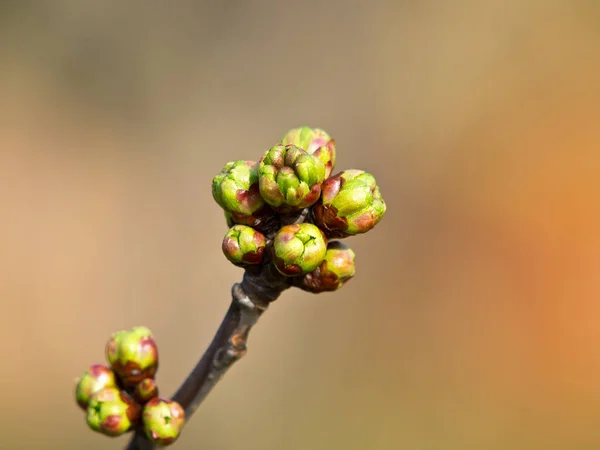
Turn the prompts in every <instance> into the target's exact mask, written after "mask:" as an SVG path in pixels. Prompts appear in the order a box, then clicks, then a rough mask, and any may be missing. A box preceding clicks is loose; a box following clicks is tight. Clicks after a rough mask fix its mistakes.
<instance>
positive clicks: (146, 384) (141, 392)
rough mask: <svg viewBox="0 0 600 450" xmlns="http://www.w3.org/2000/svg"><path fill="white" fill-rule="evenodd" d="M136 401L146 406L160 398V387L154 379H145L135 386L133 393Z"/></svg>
mask: <svg viewBox="0 0 600 450" xmlns="http://www.w3.org/2000/svg"><path fill="white" fill-rule="evenodd" d="M133 396H134V398H135V400H136V401H137V402H138V403H141V404H144V403H147V402H148V401H150V400H152V399H153V398H155V397H158V386H157V385H156V381H154V380H153V379H152V378H144V379H143V380H142V381H140V382H139V383H138V384H137V385H136V386H135V391H134V393H133Z"/></svg>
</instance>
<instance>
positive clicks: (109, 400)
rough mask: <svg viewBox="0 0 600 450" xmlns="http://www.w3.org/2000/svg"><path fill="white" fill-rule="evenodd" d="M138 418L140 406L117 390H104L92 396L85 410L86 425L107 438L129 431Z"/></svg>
mask: <svg viewBox="0 0 600 450" xmlns="http://www.w3.org/2000/svg"><path fill="white" fill-rule="evenodd" d="M139 417H140V406H139V405H138V404H137V403H135V402H134V401H133V399H132V398H131V397H130V396H129V395H127V394H126V393H125V392H123V391H120V390H119V389H117V388H104V389H102V390H101V391H98V392H97V393H96V394H94V395H93V396H92V398H91V400H90V404H89V406H88V408H87V424H88V425H89V427H90V428H91V429H92V430H94V431H97V432H99V433H102V434H105V435H107V436H120V435H122V434H124V433H126V432H127V431H129V430H130V429H131V428H132V427H133V426H134V425H135V424H136V423H138V421H139Z"/></svg>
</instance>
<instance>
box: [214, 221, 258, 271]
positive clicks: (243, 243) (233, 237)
mask: <svg viewBox="0 0 600 450" xmlns="http://www.w3.org/2000/svg"><path fill="white" fill-rule="evenodd" d="M266 243H267V240H266V238H265V236H264V235H263V234H262V233H261V232H260V231H257V230H255V229H254V228H251V227H248V226H246V225H235V226H233V227H231V228H230V229H229V231H228V232H227V234H226V235H225V238H223V244H222V246H221V248H222V250H223V254H224V255H225V257H226V258H227V259H228V260H229V261H231V262H232V263H233V264H235V265H236V266H242V267H243V266H247V265H253V264H260V263H261V262H262V259H263V255H264V252H265V246H266Z"/></svg>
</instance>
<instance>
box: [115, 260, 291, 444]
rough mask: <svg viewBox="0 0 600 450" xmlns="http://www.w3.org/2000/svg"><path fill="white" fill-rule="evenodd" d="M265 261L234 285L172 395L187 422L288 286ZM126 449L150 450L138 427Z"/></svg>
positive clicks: (244, 349) (240, 355)
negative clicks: (216, 324)
mask: <svg viewBox="0 0 600 450" xmlns="http://www.w3.org/2000/svg"><path fill="white" fill-rule="evenodd" d="M267 259H269V258H267ZM265 262H266V264H264V265H261V266H260V267H257V268H248V269H246V272H245V274H244V279H243V280H242V282H241V283H236V284H234V285H233V287H232V289H231V294H232V295H231V296H232V301H231V305H230V306H229V310H228V311H227V313H226V314H225V317H224V319H223V321H222V322H221V325H220V326H219V329H218V330H217V333H216V334H215V337H214V338H213V340H212V342H211V343H210V345H209V346H208V349H207V350H206V352H205V353H204V355H202V357H201V358H200V360H199V361H198V364H196V367H194V369H193V370H192V371H191V373H190V374H189V376H188V377H187V379H186V380H185V381H184V382H183V384H182V385H181V387H180V388H179V389H178V390H177V392H176V393H175V395H174V396H173V400H175V401H177V402H178V403H179V404H180V405H181V406H183V408H184V409H185V414H186V420H189V419H190V417H191V416H192V414H194V412H195V411H196V409H197V408H198V406H200V404H201V403H202V401H203V400H204V399H205V398H206V396H207V395H208V393H209V392H210V391H211V390H212V388H213V387H214V386H215V385H216V384H217V382H218V381H219V380H220V379H221V378H222V377H223V375H224V374H225V372H227V369H229V368H230V367H231V366H232V365H233V363H235V362H236V361H238V360H239V359H240V358H242V356H244V355H245V353H246V344H247V341H248V334H249V333H250V330H251V329H252V327H253V326H254V325H255V324H256V322H257V321H258V318H259V317H260V316H261V315H262V313H263V312H264V311H266V309H267V307H268V306H269V303H271V302H273V301H275V300H276V299H277V298H278V297H279V295H280V294H281V292H283V291H284V290H285V289H287V288H289V287H290V280H289V279H288V278H286V277H284V276H283V275H281V274H279V272H277V270H276V269H275V268H274V266H273V265H272V264H270V261H265ZM126 449H127V450H153V449H154V445H153V444H152V442H150V441H149V440H148V439H147V438H146V436H145V435H144V432H143V429H142V428H141V427H138V428H137V429H136V431H135V434H134V436H133V437H132V439H131V441H130V442H129V445H128V446H127V447H126Z"/></svg>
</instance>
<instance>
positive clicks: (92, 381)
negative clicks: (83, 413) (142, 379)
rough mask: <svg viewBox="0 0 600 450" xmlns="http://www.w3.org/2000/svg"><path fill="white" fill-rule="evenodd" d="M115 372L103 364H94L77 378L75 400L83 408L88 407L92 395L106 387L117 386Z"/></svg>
mask: <svg viewBox="0 0 600 450" xmlns="http://www.w3.org/2000/svg"><path fill="white" fill-rule="evenodd" d="M116 386H117V379H116V377H115V373H114V372H113V371H112V370H110V369H109V368H108V367H106V366H103V365H102V364H92V365H91V366H90V367H88V369H87V370H86V371H85V372H84V373H83V375H82V376H81V378H79V379H78V380H77V386H76V387H75V400H76V401H77V404H78V405H79V406H80V407H81V408H82V409H84V410H85V409H87V407H88V404H89V403H90V399H91V398H92V396H93V395H94V394H95V393H96V392H98V391H101V390H102V389H104V388H106V387H116Z"/></svg>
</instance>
